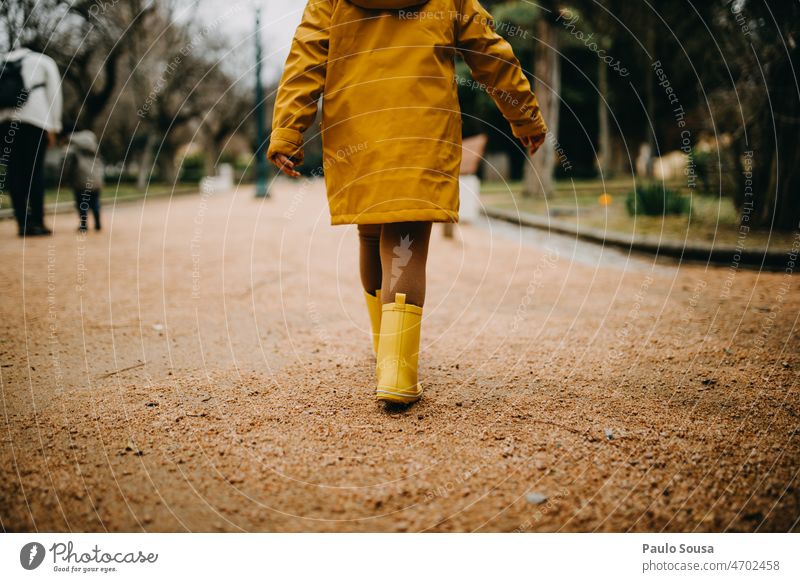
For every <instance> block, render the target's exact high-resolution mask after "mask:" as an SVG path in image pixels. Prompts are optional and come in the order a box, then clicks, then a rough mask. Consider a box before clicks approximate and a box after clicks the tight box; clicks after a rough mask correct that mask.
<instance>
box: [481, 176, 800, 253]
mask: <svg viewBox="0 0 800 582" xmlns="http://www.w3.org/2000/svg"><path fill="white" fill-rule="evenodd" d="M511 185H513V183H512V184H487V187H486V188H482V189H481V197H482V199H483V202H484V204H487V205H491V206H496V207H499V208H506V209H514V208H519V210H521V211H523V212H529V213H531V214H537V215H539V216H549V217H550V218H552V219H554V220H559V221H561V222H566V223H571V224H574V226H575V228H577V229H578V230H580V229H595V230H601V231H605V232H607V233H618V234H624V235H631V236H646V237H656V238H661V239H664V240H666V241H670V242H678V243H685V244H692V243H704V244H710V243H714V244H715V245H717V244H720V245H723V244H724V245H736V244H737V243H739V242H741V241H740V237H742V234H741V232H740V230H739V216H738V213H737V212H736V209H735V208H734V206H733V204H732V203H731V201H730V200H729V199H727V198H720V197H719V196H715V195H709V194H698V193H696V192H695V193H693V194H692V193H689V192H688V191H685V188H684V189H683V190H684V191H682V190H681V187H680V184H679V183H678V184H675V183H667V184H666V185H665V186H666V187H667V188H668V189H671V190H673V191H674V192H675V193H676V194H678V195H679V197H680V198H682V199H685V200H686V204H687V205H689V207H688V208H687V209H686V213H684V214H667V215H663V214H661V213H659V214H658V215H653V216H647V215H645V214H642V213H637V214H636V215H634V216H631V215H630V214H629V213H628V208H627V205H626V198H627V196H626V195H627V194H628V193H629V192H631V191H632V190H633V189H634V183H633V178H620V179H615V180H611V181H609V180H607V181H605V182H601V181H599V180H587V181H575V182H574V187H573V182H569V181H567V182H559V183H557V184H556V192H555V194H554V195H553V196H552V197H549V198H547V199H544V198H534V197H530V198H524V197H522V196H521V194H520V192H521V184H518V186H519V188H518V189H514V190H512V189H511V188H510V186H511ZM663 188H664V186H662V184H661V183H658V188H657V190H658V196H660V197H662V198H663ZM604 192H605V193H607V194H610V196H611V202H610V204H608V205H607V206H603V205H601V204H600V201H599V197H600V195H601V194H603V193H604ZM793 237H794V235H793V233H791V232H769V231H763V230H759V231H756V230H751V231H749V232H747V233H746V235H745V236H744V245H745V247H746V248H765V247H767V246H769V248H770V250H773V251H781V250H788V249H790V248H791V247H792V242H793Z"/></svg>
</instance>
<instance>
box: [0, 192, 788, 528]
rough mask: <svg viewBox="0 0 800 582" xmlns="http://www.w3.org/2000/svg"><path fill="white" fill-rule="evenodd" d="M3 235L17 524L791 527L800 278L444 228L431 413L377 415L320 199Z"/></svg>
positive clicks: (345, 247) (5, 493)
mask: <svg viewBox="0 0 800 582" xmlns="http://www.w3.org/2000/svg"><path fill="white" fill-rule="evenodd" d="M274 193H275V196H274V198H273V199H271V200H269V201H260V200H256V199H254V198H253V196H252V192H251V191H249V190H246V189H243V190H241V191H239V192H238V193H236V194H224V195H206V196H199V195H198V196H190V197H181V198H176V199H175V200H173V201H169V200H163V199H162V200H153V201H150V202H146V203H142V204H134V205H125V206H120V207H119V208H117V209H116V210H114V211H111V210H109V211H107V212H106V230H105V231H103V232H102V233H99V234H98V233H93V232H90V233H89V234H88V235H87V236H86V237H80V236H78V235H77V234H76V233H75V231H74V228H75V226H76V220H77V219H76V217H74V216H72V215H59V216H58V217H56V223H55V228H56V235H55V236H54V237H53V238H52V239H31V240H26V241H22V240H20V239H17V238H16V236H15V234H16V233H15V229H14V227H13V225H12V223H11V222H10V221H5V222H3V223H0V238H2V245H0V256H2V264H3V267H4V268H3V270H2V273H0V289H1V290H2V303H0V329H1V330H2V333H1V334H0V364H1V365H2V368H0V374H1V376H0V378H1V380H2V410H1V411H0V412H1V413H2V430H1V432H0V435H1V436H2V440H1V441H0V477H1V478H0V521H1V524H0V525H2V528H3V529H4V530H6V531H23V530H25V531H30V530H36V531H52V530H56V531H141V530H147V531H220V530H224V531H242V530H244V531H256V530H257V531H476V530H480V531H628V530H634V531H653V530H667V531H728V530H733V531H756V530H757V531H786V530H795V531H796V530H798V529H799V528H800V526H798V518H800V489H798V466H799V464H800V430H799V427H798V422H799V420H798V419H799V416H798V415H800V398H798V396H799V395H800V394H799V391H798V370H800V357H798V345H800V341H799V340H800V330H798V308H800V294H799V293H798V290H800V278H798V277H797V276H788V275H784V274H783V273H757V272H753V271H737V270H736V269H735V268H718V267H714V268H706V267H704V266H702V265H699V266H697V265H692V266H690V265H684V266H681V267H680V268H678V267H677V265H675V264H673V263H654V262H653V261H652V259H650V258H647V257H626V256H624V255H620V254H618V253H614V252H612V251H608V250H604V249H601V248H599V247H593V248H592V250H587V248H586V247H584V246H581V245H580V244H570V241H568V240H567V242H566V243H565V242H564V239H559V238H557V237H552V238H551V237H548V236H547V235H535V236H536V237H538V238H536V240H533V241H531V240H530V236H531V235H530V233H521V232H520V231H518V230H516V229H515V228H514V227H510V226H507V225H503V226H501V225H497V224H489V225H484V226H464V227H459V228H458V229H457V230H456V238H455V239H454V240H450V241H448V240H445V239H443V238H442V236H441V229H440V228H437V229H436V230H435V232H434V241H433V243H432V249H431V258H430V264H429V268H428V272H429V287H428V300H427V304H426V308H425V320H424V329H423V355H422V358H421V360H422V361H421V377H422V379H423V382H424V385H425V387H426V392H425V396H424V399H423V400H422V401H421V402H420V403H419V404H417V405H415V406H412V407H411V408H409V409H407V410H396V409H393V410H386V409H385V408H384V406H383V405H381V404H379V403H378V402H376V401H375V399H374V396H373V385H372V379H373V358H372V354H371V348H370V342H369V336H368V321H367V315H366V311H365V308H364V306H363V303H362V297H361V294H360V287H359V283H358V278H357V262H356V233H355V230H354V227H336V228H333V227H330V226H329V225H328V215H327V209H326V206H325V202H324V198H323V191H322V189H321V187H320V185H319V184H311V185H306V186H299V187H298V186H296V185H289V184H288V183H286V182H281V183H279V184H278V185H277V186H276V188H275V191H274Z"/></svg>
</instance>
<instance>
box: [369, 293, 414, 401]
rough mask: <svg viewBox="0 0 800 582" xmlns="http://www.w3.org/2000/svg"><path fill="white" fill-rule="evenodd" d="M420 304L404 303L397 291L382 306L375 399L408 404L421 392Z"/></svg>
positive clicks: (404, 297)
mask: <svg viewBox="0 0 800 582" xmlns="http://www.w3.org/2000/svg"><path fill="white" fill-rule="evenodd" d="M421 324H422V308H421V307H417V306H416V305H410V304H407V303H406V295H405V293H397V294H395V296H394V303H387V304H386V305H384V306H383V315H382V318H381V338H380V343H379V344H378V389H377V391H376V394H377V397H378V400H384V401H386V402H395V403H398V404H410V403H411V402H415V401H417V400H419V398H420V396H422V386H420V385H419V382H418V381H417V361H418V358H419V331H420V326H421Z"/></svg>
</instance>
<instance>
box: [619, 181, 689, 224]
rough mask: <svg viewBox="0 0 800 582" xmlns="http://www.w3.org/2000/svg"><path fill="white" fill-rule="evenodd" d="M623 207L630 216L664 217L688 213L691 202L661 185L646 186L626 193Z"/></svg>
mask: <svg viewBox="0 0 800 582" xmlns="http://www.w3.org/2000/svg"><path fill="white" fill-rule="evenodd" d="M625 206H626V207H627V209H628V214H630V215H631V216H635V215H637V214H644V215H646V216H664V215H667V214H686V213H688V212H689V209H690V207H691V202H690V201H689V199H688V198H687V197H685V196H681V195H680V194H679V193H678V192H676V191H675V190H670V189H669V188H665V187H664V186H663V185H661V184H647V185H643V186H640V187H638V188H636V190H634V191H632V192H628V196H627V198H626V199H625Z"/></svg>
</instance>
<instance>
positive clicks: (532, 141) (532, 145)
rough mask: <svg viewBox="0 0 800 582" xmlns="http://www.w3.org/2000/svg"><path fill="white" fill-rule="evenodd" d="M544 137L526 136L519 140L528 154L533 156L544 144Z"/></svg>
mask: <svg viewBox="0 0 800 582" xmlns="http://www.w3.org/2000/svg"><path fill="white" fill-rule="evenodd" d="M544 136H545V134H542V135H537V136H530V135H526V136H525V137H522V138H520V141H521V142H522V145H523V146H525V147H526V148H528V154H529V155H531V156H533V154H535V153H536V150H538V149H539V148H540V147H542V144H543V143H544Z"/></svg>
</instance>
